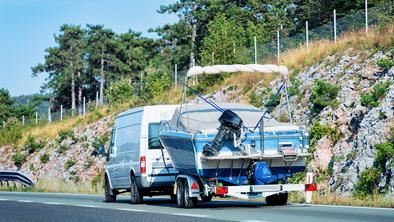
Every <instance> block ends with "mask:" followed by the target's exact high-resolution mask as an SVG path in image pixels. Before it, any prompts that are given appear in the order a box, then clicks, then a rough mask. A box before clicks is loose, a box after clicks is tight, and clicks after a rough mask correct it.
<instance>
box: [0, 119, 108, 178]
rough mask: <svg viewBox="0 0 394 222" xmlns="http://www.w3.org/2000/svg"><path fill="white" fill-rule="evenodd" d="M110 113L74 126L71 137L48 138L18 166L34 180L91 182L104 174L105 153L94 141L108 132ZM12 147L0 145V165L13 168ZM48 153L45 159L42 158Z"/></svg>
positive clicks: (13, 151) (0, 166) (4, 167)
mask: <svg viewBox="0 0 394 222" xmlns="http://www.w3.org/2000/svg"><path fill="white" fill-rule="evenodd" d="M113 119H114V117H113V116H107V117H104V118H102V119H100V120H98V121H96V122H94V123H90V124H87V125H80V126H78V127H76V128H73V129H72V130H71V131H72V134H73V136H72V137H73V138H69V137H66V138H65V139H64V140H62V141H60V139H59V137H58V138H56V139H55V140H49V141H47V144H46V146H45V147H43V148H42V149H40V150H39V151H37V152H33V153H32V154H30V155H28V156H27V158H26V162H25V163H23V165H22V166H21V167H20V169H18V170H20V171H23V172H25V173H27V174H28V175H30V176H31V177H32V178H33V179H34V180H37V179H38V178H51V179H59V180H65V181H71V182H84V181H87V182H90V181H91V180H92V179H93V177H95V176H97V175H103V172H104V166H105V163H106V161H105V157H103V156H99V155H97V148H95V147H93V145H94V144H95V141H98V139H100V138H104V137H107V138H108V136H109V135H110V132H111V128H112V123H113ZM14 153H15V149H14V148H13V147H11V146H4V147H0V169H14V170H16V169H17V167H16V166H15V165H14V162H13V160H12V155H13V154H14ZM44 155H48V157H49V160H48V161H47V162H45V161H44V163H43V161H42V160H41V158H42V157H43V156H44Z"/></svg>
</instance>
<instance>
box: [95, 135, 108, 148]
mask: <svg viewBox="0 0 394 222" xmlns="http://www.w3.org/2000/svg"><path fill="white" fill-rule="evenodd" d="M108 141H109V135H108V134H104V135H102V136H99V137H96V138H94V141H93V142H92V147H94V148H96V149H98V148H99V146H100V145H105V144H106V143H107V142H108Z"/></svg>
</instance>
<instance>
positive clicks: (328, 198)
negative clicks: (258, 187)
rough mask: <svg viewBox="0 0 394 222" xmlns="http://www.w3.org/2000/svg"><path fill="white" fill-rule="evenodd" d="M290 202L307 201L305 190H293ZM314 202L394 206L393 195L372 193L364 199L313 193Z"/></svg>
mask: <svg viewBox="0 0 394 222" xmlns="http://www.w3.org/2000/svg"><path fill="white" fill-rule="evenodd" d="M289 202H290V203H303V202H305V199H304V194H303V192H299V193H297V192H293V193H291V194H290V196H289ZM312 202H313V204H323V205H343V206H365V207H384V208H394V198H393V197H383V196H381V195H370V196H368V197H365V198H364V199H358V198H355V197H352V196H349V197H343V196H339V195H338V194H335V193H327V194H319V193H318V192H315V193H313V197H312Z"/></svg>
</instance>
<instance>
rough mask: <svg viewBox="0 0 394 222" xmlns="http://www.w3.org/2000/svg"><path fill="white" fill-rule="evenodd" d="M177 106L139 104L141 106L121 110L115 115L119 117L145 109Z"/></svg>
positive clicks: (174, 106)
mask: <svg viewBox="0 0 394 222" xmlns="http://www.w3.org/2000/svg"><path fill="white" fill-rule="evenodd" d="M177 106H179V105H153V106H141V107H137V108H133V109H129V110H126V111H123V112H121V113H119V114H118V115H117V117H121V116H124V115H128V114H131V113H136V112H140V111H145V110H152V109H158V108H171V107H173V108H176V107H177Z"/></svg>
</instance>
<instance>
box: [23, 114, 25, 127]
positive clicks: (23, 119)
mask: <svg viewBox="0 0 394 222" xmlns="http://www.w3.org/2000/svg"><path fill="white" fill-rule="evenodd" d="M24 125H25V116H24V115H23V116H22V126H24Z"/></svg>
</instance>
